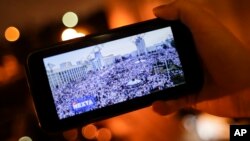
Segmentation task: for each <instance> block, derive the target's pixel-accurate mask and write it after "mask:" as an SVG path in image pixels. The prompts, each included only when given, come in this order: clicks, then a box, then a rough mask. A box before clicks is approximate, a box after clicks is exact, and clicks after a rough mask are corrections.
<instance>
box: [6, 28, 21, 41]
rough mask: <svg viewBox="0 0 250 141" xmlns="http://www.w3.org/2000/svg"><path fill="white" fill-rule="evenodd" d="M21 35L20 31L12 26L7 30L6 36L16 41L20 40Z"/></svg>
mask: <svg viewBox="0 0 250 141" xmlns="http://www.w3.org/2000/svg"><path fill="white" fill-rule="evenodd" d="M19 37H20V32H19V30H18V29H17V28H16V27H14V26H10V27H8V28H7V29H6V30H5V38H6V40H8V41H10V42H14V41H16V40H18V39H19Z"/></svg>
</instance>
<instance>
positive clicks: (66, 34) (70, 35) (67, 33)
mask: <svg viewBox="0 0 250 141" xmlns="http://www.w3.org/2000/svg"><path fill="white" fill-rule="evenodd" d="M83 36H85V34H84V33H81V32H77V31H76V30H75V29H73V28H68V29H65V30H64V31H63V33H62V36H61V38H62V41H66V40H70V39H74V38H78V37H83Z"/></svg>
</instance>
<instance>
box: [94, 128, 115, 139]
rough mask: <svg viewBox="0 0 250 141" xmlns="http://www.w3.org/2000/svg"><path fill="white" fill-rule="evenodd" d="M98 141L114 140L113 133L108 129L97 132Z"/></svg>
mask: <svg viewBox="0 0 250 141" xmlns="http://www.w3.org/2000/svg"><path fill="white" fill-rule="evenodd" d="M96 138H97V141H110V140H111V139H112V134H111V131H110V130H109V129H108V128H101V129H99V130H98V132H97V136H96Z"/></svg>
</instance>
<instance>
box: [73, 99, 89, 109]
mask: <svg viewBox="0 0 250 141" xmlns="http://www.w3.org/2000/svg"><path fill="white" fill-rule="evenodd" d="M93 104H94V103H93V102H92V100H86V101H83V102H80V103H76V102H74V103H73V109H79V108H83V107H86V106H91V105H93Z"/></svg>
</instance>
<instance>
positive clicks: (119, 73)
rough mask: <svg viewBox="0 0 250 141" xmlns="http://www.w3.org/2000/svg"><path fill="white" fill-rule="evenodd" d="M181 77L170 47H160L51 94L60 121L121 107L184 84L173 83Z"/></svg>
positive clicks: (130, 57)
mask: <svg viewBox="0 0 250 141" xmlns="http://www.w3.org/2000/svg"><path fill="white" fill-rule="evenodd" d="M175 76H179V77H183V78H184V76H183V71H182V69H181V63H180V60H179V58H178V54H177V52H176V50H175V48H174V47H173V46H169V45H166V44H162V45H161V46H159V47H157V49H156V50H154V51H151V52H148V53H147V54H146V53H145V54H143V55H137V56H129V57H126V58H125V57H123V58H122V59H120V60H118V61H116V62H115V63H114V64H113V65H112V66H110V67H105V68H103V69H101V70H96V71H93V70H91V71H89V72H87V75H86V77H84V78H82V80H79V81H72V82H70V83H68V84H65V85H64V86H60V87H58V88H57V89H55V90H54V91H53V98H54V100H55V105H56V109H57V112H58V116H59V118H60V119H63V118H67V117H70V116H73V115H75V114H79V113H84V112H88V111H91V110H94V109H99V108H101V107H105V106H108V105H113V104H116V103H120V102H123V101H126V100H129V99H133V98H136V97H141V96H143V95H148V94H150V93H152V92H155V91H158V90H162V89H165V88H169V87H174V86H176V85H179V84H182V83H184V82H183V81H184V79H182V80H183V81H180V82H176V81H173V79H174V77H175ZM86 97H88V98H90V99H91V102H90V103H91V105H84V106H85V107H79V106H78V108H79V109H75V108H74V107H73V106H72V104H73V103H76V102H80V101H79V99H82V102H84V100H88V101H89V99H87V98H86Z"/></svg>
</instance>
